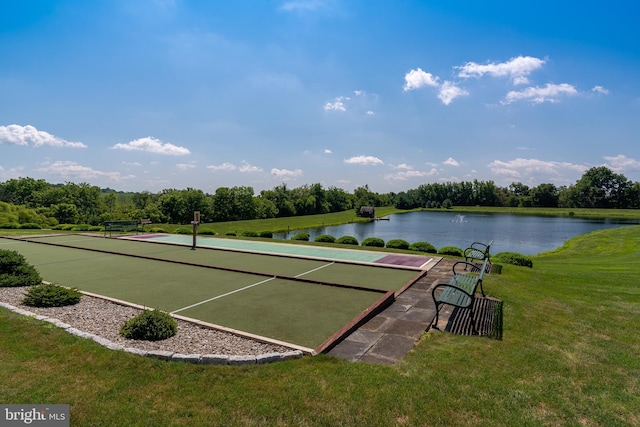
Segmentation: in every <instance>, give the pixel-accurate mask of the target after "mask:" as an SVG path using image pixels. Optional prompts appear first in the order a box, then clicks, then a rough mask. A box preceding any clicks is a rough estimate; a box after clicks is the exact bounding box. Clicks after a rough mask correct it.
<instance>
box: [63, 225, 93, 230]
mask: <svg viewBox="0 0 640 427" xmlns="http://www.w3.org/2000/svg"><path fill="white" fill-rule="evenodd" d="M89 227H90V225H89V224H77V225H74V226H72V227H71V231H89ZM65 230H66V229H65Z"/></svg>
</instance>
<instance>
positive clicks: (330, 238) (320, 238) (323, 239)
mask: <svg viewBox="0 0 640 427" xmlns="http://www.w3.org/2000/svg"><path fill="white" fill-rule="evenodd" d="M314 241H315V242H324V243H335V241H336V238H335V237H333V236H332V235H331V234H320V235H319V236H316V238H315V240H314Z"/></svg>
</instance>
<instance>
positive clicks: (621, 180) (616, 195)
mask: <svg viewBox="0 0 640 427" xmlns="http://www.w3.org/2000/svg"><path fill="white" fill-rule="evenodd" d="M629 188H631V182H630V181H629V180H627V178H626V177H625V176H624V175H621V174H617V173H614V172H613V171H612V170H611V169H609V168H607V167H606V166H599V167H593V168H591V169H589V170H587V171H586V172H585V173H584V174H583V175H582V178H580V179H579V180H578V181H577V182H576V185H575V186H573V188H572V189H571V190H570V193H569V196H570V200H571V202H572V204H573V207H578V208H624V207H626V205H627V203H626V200H625V196H626V194H627V192H628V191H629Z"/></svg>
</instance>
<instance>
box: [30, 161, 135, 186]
mask: <svg viewBox="0 0 640 427" xmlns="http://www.w3.org/2000/svg"><path fill="white" fill-rule="evenodd" d="M38 171H39V172H46V173H50V174H53V175H58V176H61V177H63V178H65V179H68V180H76V179H77V180H86V181H88V180H91V179H95V178H107V179H109V180H111V181H115V182H120V181H124V180H127V179H133V178H135V175H122V174H121V173H120V172H103V171H99V170H95V169H93V168H91V167H89V166H82V165H80V164H78V163H76V162H72V161H56V162H53V163H47V164H45V165H44V166H43V167H41V168H39V169H38Z"/></svg>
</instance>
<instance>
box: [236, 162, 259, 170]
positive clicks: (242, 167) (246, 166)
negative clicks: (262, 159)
mask: <svg viewBox="0 0 640 427" xmlns="http://www.w3.org/2000/svg"><path fill="white" fill-rule="evenodd" d="M238 170H239V171H240V172H245V173H252V172H262V168H260V167H258V166H253V165H251V164H249V163H247V162H246V161H244V160H243V161H242V164H241V165H240V167H239V168H238Z"/></svg>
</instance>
